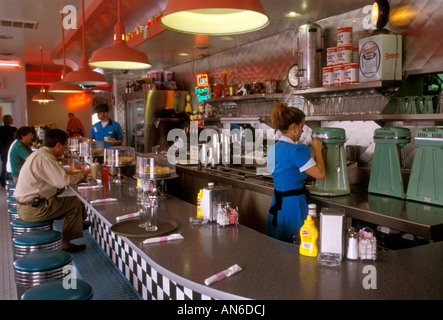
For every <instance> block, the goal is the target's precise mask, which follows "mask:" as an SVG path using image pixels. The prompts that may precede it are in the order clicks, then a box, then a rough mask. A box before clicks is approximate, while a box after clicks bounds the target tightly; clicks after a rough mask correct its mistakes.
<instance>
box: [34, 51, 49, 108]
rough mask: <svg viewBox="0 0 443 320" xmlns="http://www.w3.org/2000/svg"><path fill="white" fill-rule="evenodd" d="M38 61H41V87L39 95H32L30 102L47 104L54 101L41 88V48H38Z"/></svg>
mask: <svg viewBox="0 0 443 320" xmlns="http://www.w3.org/2000/svg"><path fill="white" fill-rule="evenodd" d="M40 59H41V69H42V86H41V88H40V93H38V94H36V95H34V96H33V97H32V101H35V102H38V103H40V104H48V103H49V102H52V101H54V100H55V99H54V97H53V96H52V95H50V94H49V93H46V90H45V88H44V87H43V48H42V47H40Z"/></svg>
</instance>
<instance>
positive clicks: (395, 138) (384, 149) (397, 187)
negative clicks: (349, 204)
mask: <svg viewBox="0 0 443 320" xmlns="http://www.w3.org/2000/svg"><path fill="white" fill-rule="evenodd" d="M410 141H411V131H410V130H409V129H407V128H397V127H386V128H379V129H376V130H375V131H374V142H375V151H374V158H373V159H372V168H371V175H370V178H369V187H368V191H369V192H370V193H378V194H383V195H388V196H393V197H397V198H402V199H404V198H406V190H405V187H404V184H403V178H402V173H401V159H402V157H401V151H402V150H403V147H404V146H405V145H406V144H408V143H409V142H410Z"/></svg>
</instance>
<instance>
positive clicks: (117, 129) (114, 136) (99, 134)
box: [90, 103, 123, 148]
mask: <svg viewBox="0 0 443 320" xmlns="http://www.w3.org/2000/svg"><path fill="white" fill-rule="evenodd" d="M108 112H109V107H108V105H107V104H104V103H102V104H99V105H97V106H95V108H94V113H97V117H98V119H99V120H100V121H99V122H97V123H95V124H94V125H93V126H92V128H91V133H90V137H91V138H92V139H95V140H98V141H103V142H104V147H105V148H109V147H112V146H115V145H121V144H122V142H123V132H122V128H121V126H120V124H119V123H118V122H117V121H114V120H112V119H110V118H109V117H108Z"/></svg>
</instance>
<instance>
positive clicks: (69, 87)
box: [48, 13, 82, 93]
mask: <svg viewBox="0 0 443 320" xmlns="http://www.w3.org/2000/svg"><path fill="white" fill-rule="evenodd" d="M61 16H62V39H63V71H62V81H59V82H54V83H53V84H52V85H51V86H50V87H49V89H48V92H53V93H74V92H82V88H81V87H80V86H79V85H78V84H70V83H66V82H64V81H63V79H64V77H65V76H66V56H65V32H64V28H63V13H62V14H61Z"/></svg>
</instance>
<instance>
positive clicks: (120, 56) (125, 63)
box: [89, 0, 151, 70]
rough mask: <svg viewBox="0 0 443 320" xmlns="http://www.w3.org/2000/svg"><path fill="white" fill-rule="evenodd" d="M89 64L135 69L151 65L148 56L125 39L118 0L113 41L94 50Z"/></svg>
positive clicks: (119, 68)
mask: <svg viewBox="0 0 443 320" xmlns="http://www.w3.org/2000/svg"><path fill="white" fill-rule="evenodd" d="M89 65H90V66H92V67H95V68H103V69H118V70H135V69H147V68H150V67H151V64H150V62H149V59H148V56H147V55H146V54H145V53H144V52H142V51H139V50H136V49H134V48H130V47H129V46H128V45H127V44H126V40H125V26H124V25H123V23H122V22H121V4H120V0H118V21H117V23H116V24H115V25H114V43H113V44H112V45H111V46H109V47H106V48H101V49H98V50H95V51H94V52H93V53H92V55H91V59H89Z"/></svg>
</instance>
